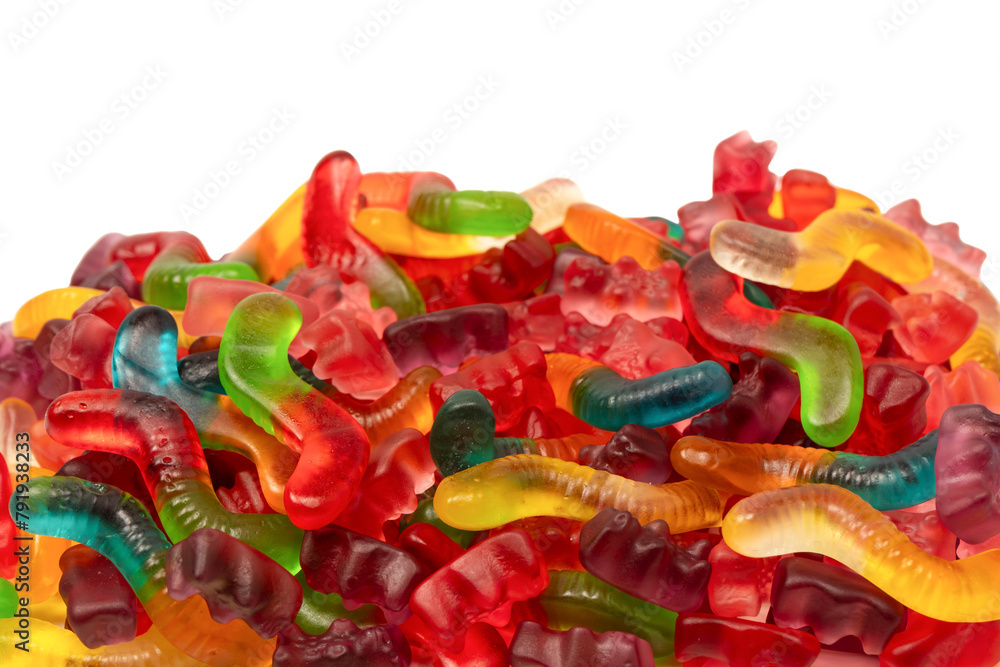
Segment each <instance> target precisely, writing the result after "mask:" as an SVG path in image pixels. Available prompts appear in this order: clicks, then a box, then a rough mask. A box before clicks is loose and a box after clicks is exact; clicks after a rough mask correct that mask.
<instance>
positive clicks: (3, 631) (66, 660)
mask: <svg viewBox="0 0 1000 667" xmlns="http://www.w3.org/2000/svg"><path fill="white" fill-rule="evenodd" d="M57 597H58V596H57ZM27 620H28V623H29V627H28V630H27V631H26V632H27V633H28V639H27V640H24V639H22V636H19V635H18V634H17V632H18V631H19V630H20V631H22V632H24V630H22V629H21V628H19V627H18V619H16V618H4V619H0V664H2V665H4V666H5V667H65V666H67V665H74V666H77V667H105V666H107V667H118V666H121V665H142V666H143V667H189V666H190V667H194V666H195V665H204V664H205V663H203V662H201V661H200V660H195V659H194V658H192V657H190V656H188V655H185V654H184V653H181V651H180V650H179V649H177V648H176V647H174V645H173V644H171V643H170V642H169V641H167V640H166V638H165V637H164V636H163V635H162V634H160V631H159V630H157V629H156V627H155V626H152V627H150V628H149V630H147V631H146V632H145V633H143V634H141V635H139V636H138V637H136V638H135V639H133V640H132V641H129V642H124V643H121V644H114V645H112V646H101V647H100V648H87V647H86V646H85V645H84V643H83V642H81V641H80V639H79V638H78V637H77V636H76V634H74V633H73V631H72V630H64V629H62V628H60V627H59V626H58V625H54V624H52V623H50V622H48V621H45V620H42V619H40V618H34V617H31V618H29V619H27ZM22 641H26V642H27V643H26V645H25V647H26V648H27V649H28V650H27V651H22V650H20V649H18V648H16V647H15V645H16V644H18V643H19V642H22Z"/></svg>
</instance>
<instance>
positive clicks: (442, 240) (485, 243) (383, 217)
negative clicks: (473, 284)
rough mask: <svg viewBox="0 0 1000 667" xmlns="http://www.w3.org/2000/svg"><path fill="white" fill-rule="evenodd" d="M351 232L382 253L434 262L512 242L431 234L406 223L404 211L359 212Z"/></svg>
mask: <svg viewBox="0 0 1000 667" xmlns="http://www.w3.org/2000/svg"><path fill="white" fill-rule="evenodd" d="M354 229H356V230H357V231H358V232H360V233H361V235H362V236H364V237H365V238H367V239H368V240H369V241H371V242H372V243H374V244H375V245H377V246H378V247H379V248H381V249H382V250H383V251H385V252H389V253H392V254H394V255H406V256H408V257H429V258H435V259H448V258H452V257H465V256H468V255H481V254H482V253H484V252H486V251H487V250H489V249H490V248H503V247H504V245H505V244H506V243H507V242H508V241H511V240H513V239H514V237H513V236H499V237H497V236H481V235H480V236H477V235H471V234H449V233H446V232H436V231H431V230H429V229H425V228H423V227H421V226H420V225H418V224H416V223H415V222H413V221H412V220H410V219H409V218H408V217H407V215H406V212H405V211H396V210H394V209H390V208H363V209H361V210H360V211H358V215H357V217H356V218H354Z"/></svg>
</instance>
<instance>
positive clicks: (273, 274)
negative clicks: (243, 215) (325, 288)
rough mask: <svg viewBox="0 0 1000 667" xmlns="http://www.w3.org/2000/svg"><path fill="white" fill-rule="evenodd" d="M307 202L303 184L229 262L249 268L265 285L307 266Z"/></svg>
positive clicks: (230, 257) (242, 245)
mask: <svg viewBox="0 0 1000 667" xmlns="http://www.w3.org/2000/svg"><path fill="white" fill-rule="evenodd" d="M305 199H306V186H305V185H304V184H303V185H302V186H301V187H299V189H298V190H296V191H295V192H293V193H292V194H291V195H289V197H288V199H286V200H285V201H284V203H282V205H281V206H279V207H278V210H276V211H275V212H274V213H272V214H271V217H269V218H268V219H267V220H266V221H265V222H264V224H262V225H261V226H260V227H258V228H257V231H255V232H254V233H253V234H251V235H250V237H249V238H248V239H247V240H246V241H244V242H243V243H241V244H240V247H238V248H237V249H236V250H234V251H232V252H231V253H229V254H228V255H227V256H226V260H227V261H238V262H245V263H246V264H249V265H250V266H252V267H253V268H254V270H255V271H257V275H259V276H260V279H261V280H263V281H264V282H266V283H273V282H277V281H278V280H281V279H282V278H284V277H285V276H287V275H288V274H289V273H290V272H291V270H292V269H294V268H295V267H296V266H299V265H300V264H304V263H305V257H304V256H303V254H302V208H303V206H304V204H305Z"/></svg>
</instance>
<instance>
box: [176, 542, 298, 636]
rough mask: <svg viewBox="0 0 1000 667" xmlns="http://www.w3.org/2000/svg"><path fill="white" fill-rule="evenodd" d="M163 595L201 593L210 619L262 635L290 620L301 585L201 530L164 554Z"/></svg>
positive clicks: (257, 555)
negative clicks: (243, 625) (241, 624)
mask: <svg viewBox="0 0 1000 667" xmlns="http://www.w3.org/2000/svg"><path fill="white" fill-rule="evenodd" d="M166 580H167V591H168V592H169V593H170V597H172V598H174V599H175V600H184V599H186V598H189V597H191V596H192V595H201V596H202V597H203V598H205V601H206V602H207V603H208V610H209V612H210V613H211V614H212V618H214V619H215V620H217V621H219V622H220V623H228V622H230V621H232V620H234V619H237V618H240V619H243V620H244V621H246V623H247V625H249V626H250V627H251V628H253V630H254V632H256V633H257V634H259V635H260V636H261V637H274V636H275V635H277V634H278V633H279V632H280V631H281V630H282V629H283V628H287V627H288V626H290V625H292V624H293V622H294V621H295V616H296V614H298V612H299V607H301V606H302V586H300V585H299V582H298V581H296V579H295V577H294V576H293V575H291V574H290V573H289V572H288V570H286V569H285V568H283V567H282V566H281V565H279V564H278V563H277V562H275V561H274V560H272V559H271V558H269V557H268V556H266V555H264V554H262V553H261V552H259V551H257V550H256V549H254V548H253V547H251V546H248V545H246V544H244V543H243V542H240V541H239V540H237V539H236V538H235V537H232V536H230V535H227V534H226V533H223V532H221V531H218V530H215V529H214V528H201V529H199V530H196V531H194V532H193V533H191V534H190V535H189V536H188V537H187V538H185V539H183V540H181V541H180V542H178V543H177V544H175V545H174V546H173V547H171V548H170V551H168V552H167V558H166Z"/></svg>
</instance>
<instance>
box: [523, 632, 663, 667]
mask: <svg viewBox="0 0 1000 667" xmlns="http://www.w3.org/2000/svg"><path fill="white" fill-rule="evenodd" d="M509 660H510V664H511V667H536V666H537V665H545V666H546V667H577V666H578V665H619V666H621V667H653V665H654V664H655V663H654V660H653V648H652V647H651V646H650V645H649V642H647V641H646V640H645V639H640V638H639V637H636V636H635V635H633V634H631V633H629V632H614V631H613V632H605V633H603V634H601V633H597V632H594V631H593V630H591V629H590V628H584V627H575V628H570V629H569V630H565V631H559V630H550V629H548V628H546V627H545V626H543V625H542V624H541V623H536V622H534V621H522V622H521V623H520V624H519V625H518V626H517V632H515V633H514V638H513V640H512V641H511V643H510V655H509Z"/></svg>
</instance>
